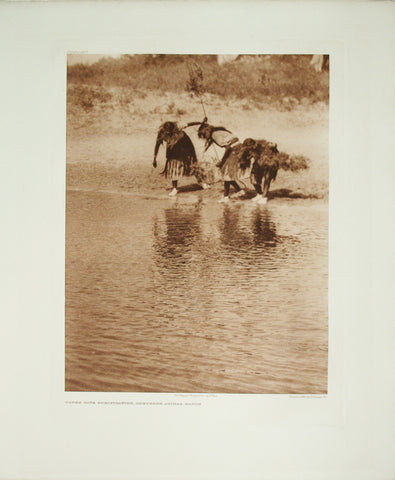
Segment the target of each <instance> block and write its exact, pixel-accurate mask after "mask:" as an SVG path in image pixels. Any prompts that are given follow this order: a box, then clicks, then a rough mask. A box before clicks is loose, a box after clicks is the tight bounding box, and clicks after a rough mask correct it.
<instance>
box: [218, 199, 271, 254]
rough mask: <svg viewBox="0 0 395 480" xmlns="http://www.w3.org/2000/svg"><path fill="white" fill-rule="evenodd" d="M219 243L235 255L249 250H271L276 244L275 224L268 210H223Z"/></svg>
mask: <svg viewBox="0 0 395 480" xmlns="http://www.w3.org/2000/svg"><path fill="white" fill-rule="evenodd" d="M220 228H221V241H222V243H223V245H225V246H227V247H230V248H231V249H233V250H234V251H235V252H234V253H235V254H237V253H240V252H243V251H246V250H250V249H251V248H273V247H275V246H276V245H277V243H278V237H277V234H276V224H275V223H274V221H273V220H272V219H271V215H270V212H269V211H268V210H262V209H261V208H259V207H257V208H254V209H253V210H246V209H239V210H235V209H233V208H227V207H225V208H224V211H223V219H222V223H221V227H220Z"/></svg>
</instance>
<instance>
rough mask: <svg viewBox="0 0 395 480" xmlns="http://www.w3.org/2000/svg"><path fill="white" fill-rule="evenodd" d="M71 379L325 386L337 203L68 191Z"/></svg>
mask: <svg viewBox="0 0 395 480" xmlns="http://www.w3.org/2000/svg"><path fill="white" fill-rule="evenodd" d="M66 218H67V222H66V223H67V225H66V234H67V239H66V390H70V391H118V392H123V391H130V392H131V391H134V392H143V391H145V392H149V391H151V392H218V393H221V392H228V393H230V392H234V393H307V394H311V393H326V389H327V353H328V321H327V260H328V258H327V248H328V243H327V240H328V232H327V224H328V210H327V204H325V203H323V202H322V203H321V202H314V201H311V200H308V201H307V200H296V201H295V200H292V201H291V200H287V201H281V200H273V201H269V202H268V204H267V205H265V206H256V205H254V204H253V203H252V202H250V201H233V202H232V203H231V204H230V205H225V206H224V205H221V204H218V203H217V202H216V201H215V200H213V199H210V198H208V197H205V192H189V193H185V194H182V195H181V194H180V195H179V196H178V198H176V199H167V198H162V197H161V196H160V195H159V196H157V197H155V196H149V195H146V196H145V195H133V194H120V193H104V192H103V193H99V192H81V191H68V193H67V217H66Z"/></svg>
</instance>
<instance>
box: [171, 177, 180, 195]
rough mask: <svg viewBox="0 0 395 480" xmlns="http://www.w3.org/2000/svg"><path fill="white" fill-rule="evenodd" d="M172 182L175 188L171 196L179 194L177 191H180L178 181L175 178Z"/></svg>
mask: <svg viewBox="0 0 395 480" xmlns="http://www.w3.org/2000/svg"><path fill="white" fill-rule="evenodd" d="M172 184H173V190H172V191H171V192H170V193H169V197H175V196H176V195H177V192H178V190H177V185H178V181H177V180H173V181H172Z"/></svg>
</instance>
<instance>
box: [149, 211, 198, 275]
mask: <svg viewBox="0 0 395 480" xmlns="http://www.w3.org/2000/svg"><path fill="white" fill-rule="evenodd" d="M200 223H201V221H200V213H199V209H198V208H196V207H195V206H193V207H192V208H187V209H185V208H184V209H183V208H178V207H177V206H173V207H171V208H167V209H165V210H164V218H163V219H161V218H158V217H155V218H154V220H153V229H152V230H153V239H154V258H155V261H156V263H157V264H158V265H159V266H161V267H163V266H164V265H167V266H172V265H174V266H176V267H181V266H182V265H184V266H185V265H187V264H188V261H189V260H190V258H191V253H192V247H193V245H194V244H195V243H196V241H197V239H198V238H199V234H200Z"/></svg>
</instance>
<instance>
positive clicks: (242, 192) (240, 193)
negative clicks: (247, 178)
mask: <svg viewBox="0 0 395 480" xmlns="http://www.w3.org/2000/svg"><path fill="white" fill-rule="evenodd" d="M230 184H231V185H232V187H234V189H235V190H236V193H234V194H233V195H232V197H233V198H237V197H242V196H243V195H245V193H246V192H245V190H243V189H242V188H240V186H239V184H238V183H237V182H236V180H232V181H231V182H230Z"/></svg>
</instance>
